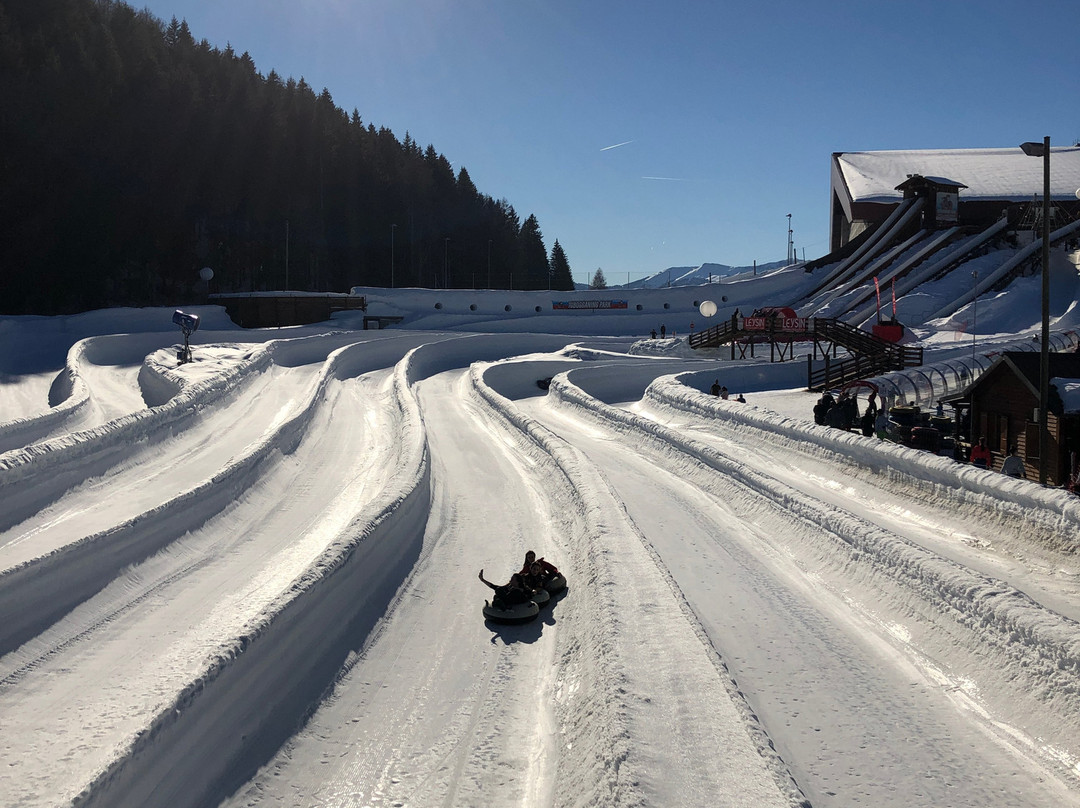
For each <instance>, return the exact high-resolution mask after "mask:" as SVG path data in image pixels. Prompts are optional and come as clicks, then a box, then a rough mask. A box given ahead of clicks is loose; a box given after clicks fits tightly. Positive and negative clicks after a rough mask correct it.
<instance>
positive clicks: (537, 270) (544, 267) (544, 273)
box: [519, 214, 551, 289]
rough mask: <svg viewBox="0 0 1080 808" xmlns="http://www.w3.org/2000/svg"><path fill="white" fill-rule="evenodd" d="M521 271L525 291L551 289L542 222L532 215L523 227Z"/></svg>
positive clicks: (520, 238)
mask: <svg viewBox="0 0 1080 808" xmlns="http://www.w3.org/2000/svg"><path fill="white" fill-rule="evenodd" d="M519 240H520V242H521V271H522V274H523V275H524V283H523V284H522V287H521V288H523V289H549V288H551V285H550V284H551V278H550V277H549V276H548V256H547V248H546V247H545V246H544V236H543V234H542V233H541V232H540V222H539V221H537V219H536V216H535V214H530V215H529V218H528V219H526V220H525V224H523V225H522V226H521V233H520V235H519Z"/></svg>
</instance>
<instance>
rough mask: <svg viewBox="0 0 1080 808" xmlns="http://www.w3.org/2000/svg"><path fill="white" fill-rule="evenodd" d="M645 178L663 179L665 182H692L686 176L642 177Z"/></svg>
mask: <svg viewBox="0 0 1080 808" xmlns="http://www.w3.org/2000/svg"><path fill="white" fill-rule="evenodd" d="M642 179H643V180H661V181H663V182H690V180H688V179H686V177H642Z"/></svg>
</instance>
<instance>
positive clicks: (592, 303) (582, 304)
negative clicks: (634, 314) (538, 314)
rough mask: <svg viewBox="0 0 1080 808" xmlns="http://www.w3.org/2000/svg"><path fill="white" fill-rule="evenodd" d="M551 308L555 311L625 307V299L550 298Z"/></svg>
mask: <svg viewBox="0 0 1080 808" xmlns="http://www.w3.org/2000/svg"><path fill="white" fill-rule="evenodd" d="M551 308H553V309H555V310H556V311H559V310H562V311H568V310H574V309H625V308H626V301H625V300H552V301H551Z"/></svg>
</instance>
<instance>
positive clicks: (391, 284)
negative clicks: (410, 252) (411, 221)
mask: <svg viewBox="0 0 1080 808" xmlns="http://www.w3.org/2000/svg"><path fill="white" fill-rule="evenodd" d="M395 230H397V225H396V224H392V225H390V288H391V289H393V288H394V231H395Z"/></svg>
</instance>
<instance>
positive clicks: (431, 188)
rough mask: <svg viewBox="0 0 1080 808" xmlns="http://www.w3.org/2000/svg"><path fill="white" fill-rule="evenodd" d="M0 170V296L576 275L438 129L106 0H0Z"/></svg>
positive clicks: (51, 299)
mask: <svg viewBox="0 0 1080 808" xmlns="http://www.w3.org/2000/svg"><path fill="white" fill-rule="evenodd" d="M0 174H2V176H3V182H2V183H0V279H2V282H0V290H2V293H0V312H2V313H5V314H63V313H73V312H78V311H85V310H89V309H94V308H101V307H107V306H145V305H179V304H183V303H190V302H195V301H200V300H203V299H205V296H206V294H207V293H208V292H210V291H212V292H215V293H219V292H249V291H279V290H298V291H324V292H346V291H348V290H349V288H350V287H352V286H399V287H400V286H416V287H426V288H446V287H449V288H497V289H498V288H502V289H505V288H515V289H547V288H552V289H563V290H565V289H572V288H573V278H572V273H571V270H570V265H569V262H568V260H567V257H566V254H565V251H564V250H563V248H562V246H561V245H560V244H559V242H558V241H556V242H555V243H554V245H553V246H552V249H551V251H550V256H549V254H548V250H547V248H546V247H545V245H544V239H543V234H542V232H541V230H540V224H539V222H538V221H537V219H536V217H535V216H532V215H530V216H528V217H527V218H525V220H524V221H522V220H521V218H520V217H519V215H518V213H517V212H516V211H515V210H514V208H513V206H512V205H511V204H510V203H509V202H508V201H506V200H505V199H498V200H496V199H495V198H493V197H492V196H489V195H488V194H485V193H482V192H481V191H479V190H478V189H477V188H476V186H475V185H474V184H473V182H472V180H471V179H470V177H469V173H468V171H467V170H466V169H465V168H464V167H462V168H460V170H458V172H457V173H456V174H455V173H454V170H453V167H452V166H451V164H450V162H449V161H448V160H447V159H446V157H444V156H443V155H442V154H440V153H439V152H438V151H437V150H436V149H435V147H434V146H433V145H428V146H426V147H421V146H420V144H419V143H417V142H416V141H415V140H413V139H412V138H411V137H410V135H409V133H408V132H406V133H405V134H404V137H402V138H400V139H399V138H398V137H397V136H396V135H395V134H394V133H393V132H391V131H390V130H389V129H387V128H385V127H377V126H376V125H375V124H374V123H370V122H369V123H365V122H364V121H363V120H362V118H361V115H360V112H359V111H358V110H356V109H354V110H353V111H352V112H351V114H350V113H346V112H345V111H344V110H342V109H341V108H340V107H338V106H336V105H335V103H334V101H333V98H332V96H331V94H330V91H329V90H328V89H323V90H322V91H321V92H318V93H317V92H316V91H315V90H314V89H313V88H312V87H311V86H309V85H308V84H307V83H306V82H305V81H304V79H303V78H302V77H301V78H300V79H298V80H297V79H294V78H292V77H289V78H287V79H286V78H282V77H281V76H279V75H278V74H277V73H276V72H275V71H274V70H272V69H271V70H270V71H269V72H268V73H267V74H266V75H265V76H264V75H263V74H261V73H260V72H259V71H258V70H257V69H256V66H255V64H254V62H253V60H252V59H251V57H250V55H249V54H248V53H246V52H244V53H240V54H237V53H236V52H235V51H234V50H233V49H232V47H231V46H228V47H226V48H225V49H223V50H222V49H220V48H217V47H212V46H211V45H210V44H209V43H208V42H207V41H206V40H205V39H203V40H196V38H195V35H193V33H192V32H191V30H190V29H189V27H188V25H187V23H186V22H185V21H182V20H181V21H178V20H177V19H175V18H173V19H172V20H170V21H169V22H167V23H166V22H164V21H162V20H160V19H158V18H156V17H154V16H153V15H152V14H150V13H149V12H148V11H146V10H143V11H139V10H136V9H134V8H132V7H131V6H128V5H127V4H125V3H122V2H116V1H115V0H33V2H27V0H0ZM204 267H209V268H211V269H212V270H213V279H212V281H210V283H209V284H208V283H207V282H206V281H204V280H201V279H200V270H202V269H203V268H204Z"/></svg>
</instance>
